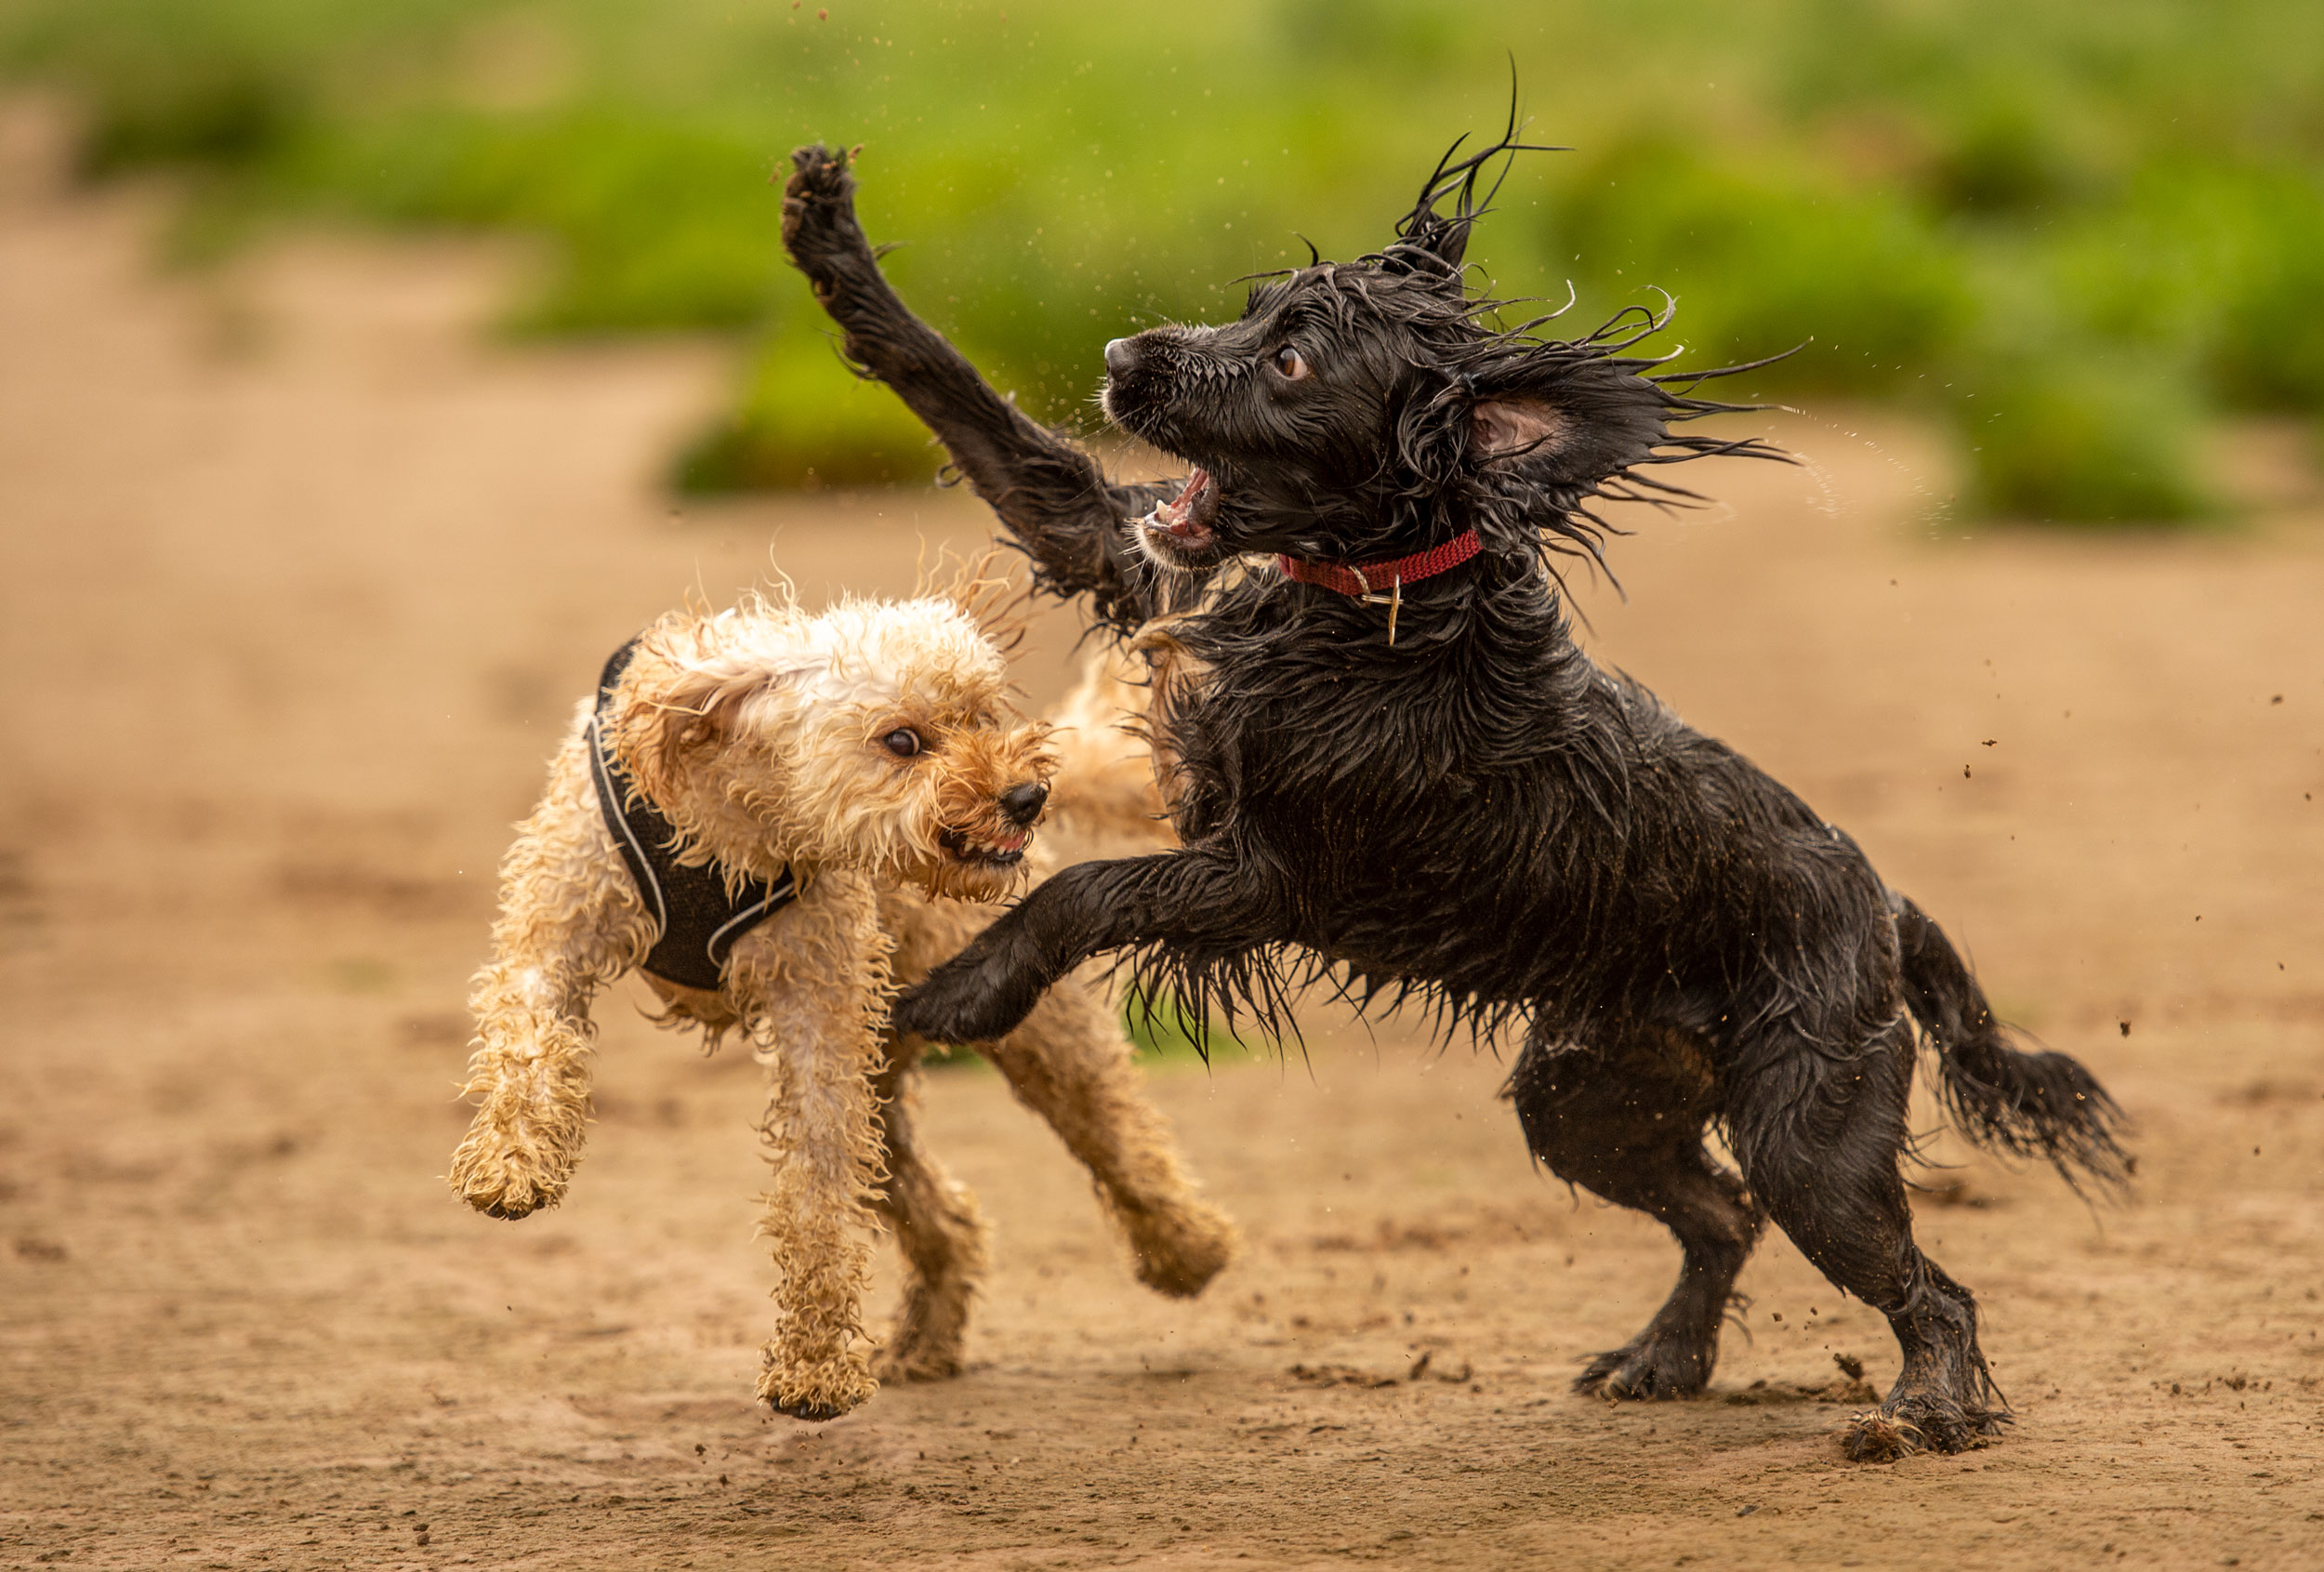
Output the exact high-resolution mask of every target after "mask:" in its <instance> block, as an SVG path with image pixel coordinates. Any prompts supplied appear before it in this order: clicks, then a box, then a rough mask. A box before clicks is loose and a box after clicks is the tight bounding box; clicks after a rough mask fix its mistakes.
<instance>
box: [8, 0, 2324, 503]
mask: <svg viewBox="0 0 2324 1572" xmlns="http://www.w3.org/2000/svg"><path fill="white" fill-rule="evenodd" d="M1512 59H1513V62H1514V66H1515V70H1516V73H1517V77H1518V81H1519V83H1520V85H1521V89H1522V96H1523V99H1524V102H1525V109H1526V111H1527V112H1528V113H1529V115H1530V117H1531V120H1532V133H1533V135H1534V137H1535V138H1536V139H1539V140H1546V141H1554V142H1561V143H1567V144H1571V145H1572V146H1573V147H1574V148H1575V149H1576V150H1577V151H1575V152H1565V153H1556V154H1538V155H1528V156H1526V157H1525V158H1523V159H1521V160H1520V161H1519V163H1518V165H1517V166H1516V168H1515V170H1514V172H1513V173H1512V176H1511V178H1510V180H1509V182H1508V185H1507V186H1506V188H1505V189H1504V191H1503V192H1502V196H1501V199H1500V212H1499V216H1498V217H1497V218H1493V219H1491V220H1488V222H1487V224H1486V227H1485V228H1484V229H1483V230H1482V231H1480V237H1479V240H1478V243H1477V244H1476V245H1475V247H1474V248H1473V249H1472V259H1473V260H1475V261H1477V262H1478V263H1480V264H1481V265H1482V266H1483V267H1484V268H1485V269H1486V271H1487V272H1488V274H1489V276H1490V277H1491V278H1492V280H1493V281H1494V284H1495V286H1496V287H1497V289H1498V290H1499V291H1500V292H1501V293H1503V294H1506V295H1512V296H1545V297H1553V298H1558V299H1562V298H1563V297H1564V296H1565V283H1566V281H1567V280H1569V279H1570V280H1571V281H1572V282H1573V284H1574V285H1575V286H1576V288H1577V289H1578V292H1579V296H1580V300H1579V303H1578V307H1577V309H1576V311H1575V315H1574V319H1573V320H1575V321H1577V322H1581V323H1585V324H1591V323H1594V322H1596V321H1597V320H1599V319H1601V318H1602V317H1604V316H1605V315H1609V314H1611V312H1612V311H1614V310H1617V309H1618V308H1619V307H1621V306H1623V305H1626V304H1631V303H1633V302H1637V301H1640V300H1647V301H1653V300H1655V299H1656V298H1657V297H1656V296H1654V295H1653V294H1652V290H1653V289H1655V288H1660V289H1665V290H1668V291H1670V293H1671V294H1672V295H1674V296H1676V297H1678V300H1679V315H1678V318H1677V321H1676V323H1675V324H1674V325H1673V328H1672V330H1671V339H1672V342H1673V343H1677V342H1684V344H1685V345H1686V346H1687V355H1686V360H1685V363H1692V364H1709V363H1717V362H1723V361H1727V360H1731V359H1755V358H1758V357H1760V356H1762V355H1765V354H1768V353H1770V352H1773V351H1776V350H1783V349H1788V348H1789V347H1791V346H1792V345H1794V344H1798V343H1802V342H1803V341H1805V342H1806V348H1805V349H1803V350H1802V352H1801V353H1799V354H1798V355H1796V356H1794V357H1793V358H1792V359H1790V360H1789V361H1786V362H1784V363H1782V364H1781V365H1779V366H1776V367H1773V368H1770V369H1769V370H1768V371H1766V372H1764V373H1762V374H1755V375H1754V376H1751V377H1750V378H1747V379H1745V381H1744V384H1743V386H1741V387H1740V388H1738V389H1737V391H1740V392H1745V393H1753V394H1756V395H1759V396H1762V397H1773V398H1786V399H1813V398H1814V397H1816V396H1817V395H1844V396H1848V397H1869V398H1877V399H1882V400H1889V401H1903V402H1906V403H1910V404H1913V405H1917V406H1920V407H1922V408H1925V409H1927V410H1929V411H1931V412H1933V413H1936V414H1939V415H1941V416H1944V417H1945V418H1947V419H1948V420H1949V421H1950V422H1951V423H1952V425H1953V427H1954V429H1956V430H1957V431H1958V432H1959V433H1960V437H1961V446H1962V449H1963V452H1964V455H1965V456H1966V457H1967V459H1968V461H1969V462H1968V466H1967V470H1966V473H1967V474H1968V476H1969V477H1970V481H1969V484H1970V486H1971V488H1972V491H1971V495H1968V496H1966V497H1964V498H1963V502H1964V505H1965V506H1967V507H1970V508H1973V509H1981V510H1984V511H1987V512H1993V513H2000V514H2006V515H2018V516H2030V517H2039V518H2046V519H2056V520H2065V521H2092V522H2106V521H2148V520H2168V519H2185V518H2201V517H2205V516H2208V515H2210V514H2211V513H2212V510H2213V505H2212V502H2211V500H2210V498H2208V497H2207V495H2206V494H2205V492H2204V489H2203V487H2202V485H2201V483H2200V481H2199V477H2198V476H2197V474H2196V472H2195V470H2194V469H2193V468H2192V467H2191V464H2190V459H2189V453H2190V450H2191V446H2192V442H2191V439H2192V437H2193V436H2194V435H2195V434H2196V432H2197V431H2198V429H2199V423H2200V422H2201V420H2202V419H2204V418H2205V417H2206V416H2209V415H2214V414H2216V413H2219V412H2223V411H2230V410H2234V411H2245V410H2251V411H2295V412H2301V413H2304V414H2305V415H2307V416H2310V417H2315V416H2317V415H2318V414H2319V413H2324V314H2320V313H2318V312H2317V310H2315V304H2316V302H2317V300H2318V298H2319V297H2320V296H2324V7H2319V6H2317V5H2316V4H2315V3H2314V0H2209V3H2207V4H2204V5H2200V6H2196V5H2189V4H2185V0H2104V3H2097V0H2052V3H2051V4H2048V5H2037V6H2027V5H2023V4H2010V5H2005V4H2002V3H2001V0H1727V3H1725V4H1723V5H1718V6H1710V5H1700V4H1678V5H1673V4H1670V3H1669V0H1664V3H1661V4H1656V5H1648V4H1644V3H1643V0H1589V3H1587V4H1585V3H1583V0H1566V3H1563V4H1542V3H1541V0H1524V3H1520V0H1434V3H1422V0H1413V3H1404V4H1396V3H1391V0H1274V3H1272V4H1267V3H1254V0H1237V3H1235V4H1228V3H1226V0H1182V3H1181V4H1178V5H1174V6H1171V7H1093V6H1089V5H1087V4H1076V3H1069V0H886V3H883V4H880V5H878V6H872V5H865V4H861V3H856V0H824V3H823V5H822V6H820V7H819V6H817V5H814V4H806V5H801V6H793V5H789V4H787V3H786V0H771V3H770V0H758V3H755V4H736V3H733V0H719V3H718V4H715V5H714V4H709V3H706V0H658V3H657V4H655V5H653V6H637V5H633V4H618V3H615V0H457V3H455V0H337V3H336V4H332V5H324V4H320V3H317V0H304V3H297V0H0V75H5V76H6V77H7V78H8V79H11V80H14V81H16V82H19V83H30V84H34V85H42V86H49V87H52V88H56V89H60V90H62V91H63V92H64V93H65V94H66V95H68V96H69V98H70V99H72V100H73V101H75V102H77V103H78V104H79V105H80V106H81V108H82V110H83V112H85V114H86V122H85V129H84V133H83V135H82V137H81V139H80V142H79V158H80V166H81V169H82V172H83V173H84V174H85V175H86V176H87V177H89V178H106V177H112V176H116V175H120V174H124V173H127V172H132V171H139V170H148V169H165V170H170V171H174V172H177V173H178V175H179V176H180V177H181V178H183V180H184V184H185V189H186V191H187V193H188V195H187V199H186V202H185V205H184V208H183V215H182V218H181V219H180V221H179V223H178V226H177V228H176V230H175V231H174V233H173V236H172V245H173V248H174V249H175V250H176V251H177V252H178V255H180V256H181V257H184V258H201V257H205V256H209V255H215V254H217V253H218V252H220V251H221V250H223V249H226V248H229V247H231V246H233V245H235V244H239V243H241V242H242V241H243V240H244V238H246V237H247V236H249V235H250V234H251V233H252V232H253V231H256V230H257V229H260V228H262V227H263V226H265V225H268V224H271V223H274V222H279V221H281V220H283V219H284V218H314V217H322V218H342V219H350V218H351V219H356V220H362V221H370V222H378V223H384V224H393V225H404V226H416V225H427V226H458V227H464V228H472V229H480V230H498V231H520V232H525V233H530V234H535V235H538V236H543V237H546V238H547V239H548V241H549V242H550V244H551V247H552V249H551V256H552V258H553V261H552V264H551V266H550V267H549V269H548V271H547V272H546V273H545V275H544V276H543V277H542V278H541V279H540V281H539V283H538V285H537V287H536V288H535V290H534V291H533V292H532V293H531V294H530V295H529V296H528V297H525V298H523V299H522V300H519V301H516V302H513V303H512V304H511V306H510V308H509V310H508V322H507V325H508V328H509V329H510V330H512V331H516V332H522V333H540V334H611V333H634V332H651V331H661V330H675V329H711V330H716V331H719V332H723V333H729V334H733V335H735V336H737V337H740V338H741V339H742V340H744V341H745V342H746V344H747V346H748V353H747V356H746V366H745V369H744V371H743V373H742V374H741V376H740V377H739V379H738V384H737V387H736V389H735V392H734V396H733V401H732V403H731V405H730V408H729V411H728V413H727V414H726V416H724V417H723V418H722V419H720V421H719V422H718V423H717V424H716V425H715V426H714V427H713V428H712V429H709V430H706V431H705V432H703V433H701V434H700V435H699V437H698V438H697V439H696V440H695V441H694V442H693V443H692V444H691V445H690V446H688V447H687V449H686V450H685V451H684V452H683V453H681V454H679V455H676V456H673V460H672V471H671V474H672V479H673V481H674V482H675V483H677V484H679V485H680V486H682V487H686V488H689V489H696V490H719V489H726V488H734V487H745V486H763V485H794V484H800V483H847V482H858V481H868V480H879V479H918V478H921V477H924V476H925V475H926V474H928V473H929V472H930V471H931V469H932V468H933V467H934V465H935V463H936V461H937V455H936V454H935V453H934V452H933V451H932V450H931V448H930V447H929V446H928V443H927V440H926V437H925V435H924V433H922V432H921V431H920V429H918V427H917V426H916V425H915V424H914V423H913V422H912V421H911V420H910V419H909V417H908V416H905V415H904V413H903V411H902V410H901V408H900V407H899V406H898V405H897V404H896V403H895V402H894V401H893V400H892V399H891V397H889V396H888V395H886V394H885V393H884V392H882V391H881V390H877V389H865V388H862V387H859V386H858V385H856V384H855V383H854V382H853V381H852V378H851V377H849V376H848V375H847V374H846V372H845V371H844V369H843V368H842V367H841V366H840V365H839V364H838V361H837V358H836V356H835V355H834V354H833V353H832V350H831V347H830V343H829V339H828V336H827V334H826V332H825V325H824V324H823V321H822V319H821V317H820V314H819V313H818V312H817V311H816V310H815V309H814V306H813V303H812V300H811V299H810V298H809V297H808V294H807V291H806V289H805V288H804V287H803V286H802V285H801V284H800V283H799V281H798V280H797V279H796V278H795V277H793V276H791V275H790V274H789V273H788V272H787V271H786V269H785V268H784V266H783V264H782V260H781V257H780V254H779V250H778V246H777V240H776V231H777V224H778V219H779V211H778V208H779V204H778V199H777V195H776V193H775V192H773V191H772V190H771V189H770V188H769V186H768V183H767V182H768V178H769V176H770V174H771V173H773V172H775V170H776V168H777V165H778V164H779V162H780V159H781V155H782V154H783V153H784V152H786V151H787V150H788V149H789V148H790V147H792V146H793V145H795V144H797V143H799V142H801V141H805V140H808V139H817V138H821V139H830V140H833V141H836V142H842V143H851V144H852V143H857V142H860V143H862V144H864V146H865V162H864V166H863V178H864V181H865V190H864V195H863V202H862V205H863V209H864V216H865V224H866V227H867V229H868V230H869V231H870V232H871V233H872V235H873V236H874V238H875V239H878V240H888V241H899V242H903V243H905V244H904V246H903V248H902V249H900V250H898V251H897V252H896V253H895V254H894V256H893V257H892V258H891V260H890V263H889V266H890V269H891V273H892V274H893V276H894V277H895V279H896V281H897V284H898V285H899V287H900V288H901V289H902V290H903V292H904V293H905V296H906V297H907V298H909V299H910V300H911V301H912V302H913V303H914V305H915V306H916V307H917V308H918V309H919V310H921V311H922V312H923V313H924V314H926V315H927V316H929V317H930V318H931V320H932V321H934V322H935V323H936V324H938V325H940V326H941V327H943V328H944V330H945V331H946V332H948V333H950V334H951V335H952V336H953V337H955V338H956V339H957V341H958V342H959V343H960V344H961V346H962V348H963V349H964V350H967V351H968V352H969V353H970V354H971V356H972V357H974V358H975V359H976V360H977V361H978V362H979V363H981V364H983V365H984V367H986V369H987V370H988V371H989V372H990V373H991V374H992V375H993V376H995V377H996V379H997V381H998V382H999V383H1000V384H1001V385H1002V386H1003V387H1005V388H1008V389H1010V390H1014V391H1015V392H1016V393H1017V394H1018V395H1019V397H1020V399H1021V401H1022V402H1023V404H1024V405H1025V406H1026V407H1027V408H1028V409H1030V410H1032V411H1034V412H1036V413H1037V414H1038V415H1039V416H1041V417H1043V418H1045V419H1049V420H1051V421H1057V422H1067V423H1073V424H1076V425H1082V426H1088V425H1089V424H1091V423H1092V421H1093V413H1092V411H1091V410H1090V408H1089V404H1088V402H1087V401H1088V397H1089V393H1090V391H1091V390H1092V389H1093V387H1094V385H1095V382H1096V380H1097V376H1098V372H1099V363H1098V349H1099V346H1100V345H1101V344H1102V343H1103V341H1104V340H1105V339H1106V338H1108V337H1113V336H1115V335H1116V334H1119V333H1123V332H1126V331H1129V330H1133V329H1135V328H1136V327H1138V326H1140V325H1142V324H1148V323H1152V322H1155V321H1157V320H1161V319H1164V318H1169V317H1181V316H1184V317H1208V318H1213V319H1215V318H1217V317H1218V316H1220V315H1221V314H1224V313H1231V312H1232V311H1233V310H1235V309H1236V307H1237V306H1238V305H1239V303H1240V294H1241V290H1240V286H1238V285H1235V284H1233V283H1232V281H1233V280H1234V279H1235V277H1236V276H1237V275H1241V274H1244V273H1248V272H1250V271H1256V270H1261V269H1267V268H1273V267H1277V266H1280V265H1283V264H1285V263H1287V262H1290V261H1292V260H1295V259H1300V258H1304V256H1305V251H1304V247H1303V245H1302V244H1301V242H1300V241H1299V240H1298V239H1297V238H1295V236H1294V233H1293V231H1295V230H1296V231H1301V232H1303V233H1304V234H1306V235H1308V236H1311V237H1312V238H1313V239H1314V242H1315V243H1316V244H1318V245H1319V246H1321V247H1322V249H1323V251H1324V253H1325V255H1327V256H1339V257H1348V256H1353V255H1355V254H1357V253H1360V252H1362V251H1365V250H1367V249H1370V248H1373V247H1375V246H1377V245H1379V244H1380V243H1381V242H1382V241H1383V240H1385V239H1386V238H1387V236H1388V233H1389V227H1390V225H1391V223H1392V221H1393V218H1395V216H1396V215H1397V214H1399V213H1400V212H1402V211H1403V210H1404V209H1405V208H1406V206H1407V205H1409V202H1410V199H1411V194H1412V192H1413V191H1414V190H1415V189H1416V187H1417V185H1418V183H1419V179H1420V178H1421V176H1422V175H1423V174H1424V173H1425V172H1426V170H1427V167H1428V166H1429V165H1430V164H1431V163H1432V162H1433V159H1434V158H1435V156H1436V154H1437V153H1438V152H1440V151H1441V150H1442V148H1443V146H1444V145H1445V144H1446V142H1448V141H1449V140H1450V139H1451V138H1452V137H1453V136H1454V135H1455V134H1457V133H1459V132H1461V131H1463V130H1471V131H1487V132H1489V131H1490V130H1492V129H1494V128H1497V127H1498V126H1499V124H1500V121H1501V117H1502V115H1503V113H1504V112H1505V108H1506V100H1507V93H1508V74H1509V71H1510V69H1511V64H1512Z"/></svg>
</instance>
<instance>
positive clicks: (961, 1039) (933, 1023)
mask: <svg viewBox="0 0 2324 1572" xmlns="http://www.w3.org/2000/svg"><path fill="white" fill-rule="evenodd" d="M996 971H997V969H994V968H991V967H987V966H980V965H977V964H974V963H972V962H971V963H965V964H964V963H963V962H962V961H959V960H951V961H947V962H945V963H944V965H942V966H940V967H938V968H937V969H936V970H935V971H931V972H930V973H929V974H928V978H927V980H926V981H925V982H923V983H921V984H920V985H919V986H918V987H916V988H913V989H910V990H908V991H907V992H906V993H905V994H904V996H903V997H900V998H898V999H897V1000H896V1003H895V1010H894V1011H893V1020H894V1022H895V1024H896V1026H897V1028H898V1029H899V1030H901V1031H905V1032H909V1033H911V1034H912V1035H913V1036H915V1037H926V1038H927V1039H928V1040H929V1041H931V1042H946V1043H970V1042H991V1041H993V1040H995V1039H996V1038H998V1037H1006V1036H1008V1035H1009V1033H1010V1031H1012V1030H1014V1029H1015V1027H1016V1025H1017V1024H1018V1023H1019V1022H1021V1021H1023V1019H1024V1018H1025V1016H1026V1015H1028V1014H1029V1013H1031V1012H1032V1010H1033V1006H1034V1004H1035V1002H1036V1001H1037V1000H1038V999H1039V998H1040V997H1041V991H1040V989H1039V988H1038V987H1037V986H1035V987H1026V986H1023V985H1022V984H1020V982H1019V980H1018V979H1016V978H1013V977H1010V976H1008V975H1007V974H1006V973H1000V974H998V975H996Z"/></svg>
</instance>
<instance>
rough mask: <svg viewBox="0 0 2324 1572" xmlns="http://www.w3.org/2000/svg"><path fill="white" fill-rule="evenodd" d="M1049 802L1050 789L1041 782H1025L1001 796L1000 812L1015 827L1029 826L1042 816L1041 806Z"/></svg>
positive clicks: (1011, 787) (1012, 787)
mask: <svg viewBox="0 0 2324 1572" xmlns="http://www.w3.org/2000/svg"><path fill="white" fill-rule="evenodd" d="M1048 800H1049V787H1047V786H1043V785H1042V784H1041V783H1040V782H1039V781H1024V782H1021V783H1019V784H1018V785H1016V786H1010V788H1009V789H1008V790H1007V791H1004V792H1002V793H1001V794H1000V811H1001V812H1003V813H1006V814H1007V815H1009V822H1010V824H1014V825H1029V824H1031V823H1032V822H1033V821H1034V820H1036V819H1037V818H1039V817H1040V816H1041V804H1042V803H1044V802H1047V801H1048Z"/></svg>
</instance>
